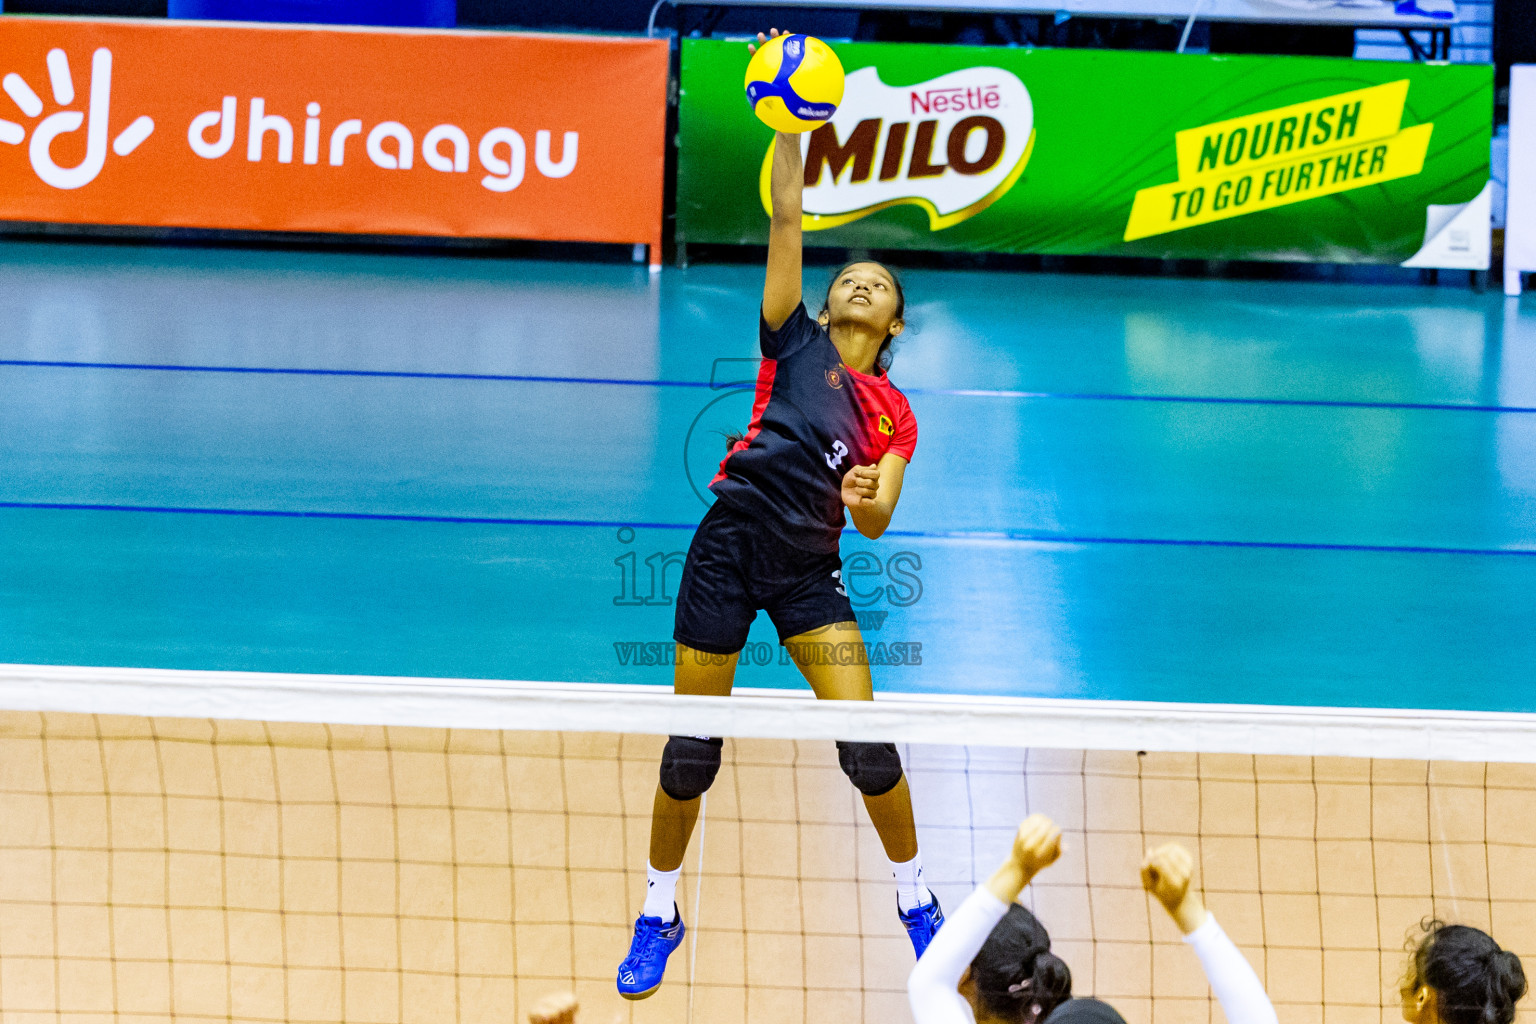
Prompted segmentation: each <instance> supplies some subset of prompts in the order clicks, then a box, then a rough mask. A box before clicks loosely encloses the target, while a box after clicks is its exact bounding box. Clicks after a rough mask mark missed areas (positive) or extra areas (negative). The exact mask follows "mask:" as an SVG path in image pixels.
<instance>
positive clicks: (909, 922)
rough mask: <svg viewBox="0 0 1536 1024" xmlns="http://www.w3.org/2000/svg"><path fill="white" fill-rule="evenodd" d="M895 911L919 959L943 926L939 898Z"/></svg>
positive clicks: (898, 908) (942, 913)
mask: <svg viewBox="0 0 1536 1024" xmlns="http://www.w3.org/2000/svg"><path fill="white" fill-rule="evenodd" d="M929 895H930V896H932V895H933V894H932V893H929ZM896 913H897V915H898V916H899V917H900V918H901V924H902V927H904V928H906V930H907V938H909V939H911V940H912V950H913V952H915V953H916V954H917V958H918V959H919V960H921V959H922V958H923V950H925V949H927V948H928V943H930V942H932V941H933V937H934V936H935V935H936V934H938V931H939V929H940V928H942V927H943V926H944V908H942V907H940V906H939V898H938V897H937V896H934V897H933V902H932V903H925V904H923V905H922V906H920V907H918V908H917V909H915V910H902V909H901V907H899V906H898V907H897V908H896ZM652 920H654V918H653V919H652Z"/></svg>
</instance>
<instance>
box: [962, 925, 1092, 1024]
mask: <svg viewBox="0 0 1536 1024" xmlns="http://www.w3.org/2000/svg"><path fill="white" fill-rule="evenodd" d="M971 980H972V981H973V982H975V985H976V999H977V1001H978V1002H979V1003H980V1004H981V1007H982V1009H984V1010H985V1011H986V1012H987V1014H988V1015H989V1016H992V1017H997V1018H999V1019H1000V1020H1006V1021H1017V1022H1018V1024H1032V1022H1036V1021H1043V1020H1044V1019H1045V1017H1046V1015H1047V1014H1049V1013H1050V1012H1051V1011H1052V1010H1054V1009H1055V1008H1056V1007H1057V1006H1058V1005H1059V1004H1060V1003H1062V1002H1063V1001H1065V1000H1067V999H1070V998H1071V997H1072V972H1071V970H1069V969H1068V967H1067V965H1066V962H1065V961H1063V960H1062V959H1061V958H1060V957H1058V956H1057V955H1056V954H1055V953H1052V952H1051V936H1050V934H1049V933H1047V932H1046V930H1045V926H1044V925H1042V924H1041V923H1040V922H1039V920H1037V919H1036V917H1035V915H1034V914H1031V913H1030V912H1029V911H1028V910H1026V909H1024V908H1023V907H1021V906H1019V905H1018V904H1017V903H1015V904H1013V905H1012V906H1010V907H1009V908H1008V913H1006V914H1004V915H1003V919H1002V920H1001V921H999V922H998V924H997V927H996V928H993V929H992V934H991V935H989V936H987V941H986V943H985V944H984V945H983V946H982V947H981V952H979V953H977V954H976V959H974V960H972V961H971Z"/></svg>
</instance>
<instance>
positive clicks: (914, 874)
mask: <svg viewBox="0 0 1536 1024" xmlns="http://www.w3.org/2000/svg"><path fill="white" fill-rule="evenodd" d="M891 870H892V871H893V872H895V874H896V905H897V906H898V907H900V908H901V909H902V910H903V911H911V910H916V909H917V908H918V907H921V906H922V905H924V904H925V903H932V902H933V893H931V892H929V891H928V884H927V883H926V882H925V881H924V880H923V855H922V854H921V853H919V854H918V855H917V856H916V857H913V858H912V859H911V860H909V861H907V862H906V863H905V864H897V863H896V862H895V861H891Z"/></svg>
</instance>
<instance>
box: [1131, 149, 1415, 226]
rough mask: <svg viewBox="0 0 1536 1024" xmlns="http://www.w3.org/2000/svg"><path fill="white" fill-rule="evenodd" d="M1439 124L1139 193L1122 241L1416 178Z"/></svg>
mask: <svg viewBox="0 0 1536 1024" xmlns="http://www.w3.org/2000/svg"><path fill="white" fill-rule="evenodd" d="M1434 127H1435V126H1434V125H1433V124H1420V125H1415V126H1413V127H1412V128H1405V129H1403V130H1402V131H1401V132H1399V133H1397V134H1396V135H1393V136H1390V137H1388V138H1384V139H1379V140H1376V141H1372V142H1368V143H1366V144H1364V145H1358V146H1356V145H1351V146H1347V147H1344V148H1340V149H1335V150H1332V151H1329V152H1318V153H1312V154H1309V155H1306V156H1302V157H1298V158H1294V159H1291V160H1288V161H1285V162H1283V163H1280V164H1275V165H1273V166H1268V167H1251V168H1241V167H1239V168H1234V169H1233V170H1231V171H1229V172H1227V173H1224V174H1203V175H1201V176H1199V177H1198V178H1196V179H1195V180H1193V181H1175V182H1170V183H1169V184H1166V185H1156V186H1154V187H1152V188H1144V189H1141V190H1140V191H1138V192H1137V193H1136V200H1135V202H1134V203H1133V204H1132V206H1131V217H1130V220H1129V221H1127V222H1126V225H1125V240H1126V241H1127V242H1132V241H1135V240H1136V239H1138V238H1149V237H1151V236H1153V235H1161V234H1166V233H1167V232H1170V231H1182V230H1184V229H1185V228H1192V227H1195V226H1197V225H1200V224H1210V223H1212V222H1213V221H1218V220H1227V219H1228V218H1230V217H1241V216H1242V215H1244V214H1247V213H1257V212H1259V211H1260V210H1272V209H1274V208H1275V207H1277V206H1288V205H1290V204H1291V203H1299V202H1302V201H1304V200H1307V199H1316V198H1317V197H1319V196H1327V195H1333V194H1335V193H1338V192H1347V191H1349V190H1350V189H1356V188H1365V187H1366V186H1367V185H1377V184H1380V183H1381V182H1384V181H1391V180H1393V179H1394V178H1406V177H1408V176H1409V175H1413V174H1418V173H1419V172H1420V171H1421V170H1423V169H1424V155H1425V153H1427V152H1428V150H1429V136H1430V133H1431V132H1432V131H1433V130H1434Z"/></svg>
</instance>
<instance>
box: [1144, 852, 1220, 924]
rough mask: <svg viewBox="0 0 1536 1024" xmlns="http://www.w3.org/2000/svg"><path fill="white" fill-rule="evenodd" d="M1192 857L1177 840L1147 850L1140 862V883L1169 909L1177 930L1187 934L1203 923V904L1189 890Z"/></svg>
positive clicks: (1191, 874) (1193, 867)
mask: <svg viewBox="0 0 1536 1024" xmlns="http://www.w3.org/2000/svg"><path fill="white" fill-rule="evenodd" d="M1194 873H1195V859H1194V858H1193V857H1191V856H1190V855H1189V851H1188V850H1186V849H1184V847H1182V846H1180V845H1179V844H1178V843H1165V844H1164V845H1162V846H1159V847H1158V848H1157V849H1155V850H1149V851H1147V856H1146V859H1144V860H1143V861H1142V862H1141V887H1142V888H1143V889H1145V890H1147V892H1149V893H1151V894H1152V895H1153V896H1156V897H1157V902H1159V903H1161V904H1162V905H1163V909H1164V910H1166V911H1168V916H1169V917H1172V918H1173V921H1174V923H1175V924H1177V925H1178V926H1179V930H1180V931H1182V932H1183V933H1184V934H1186V935H1188V934H1189V933H1190V932H1192V931H1194V930H1195V929H1196V928H1199V927H1200V926H1201V925H1202V924H1204V923H1205V917H1206V914H1205V904H1204V903H1203V902H1201V900H1200V896H1199V895H1198V894H1197V893H1193V892H1190V891H1189V882H1190V879H1191V878H1192V877H1194Z"/></svg>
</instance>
